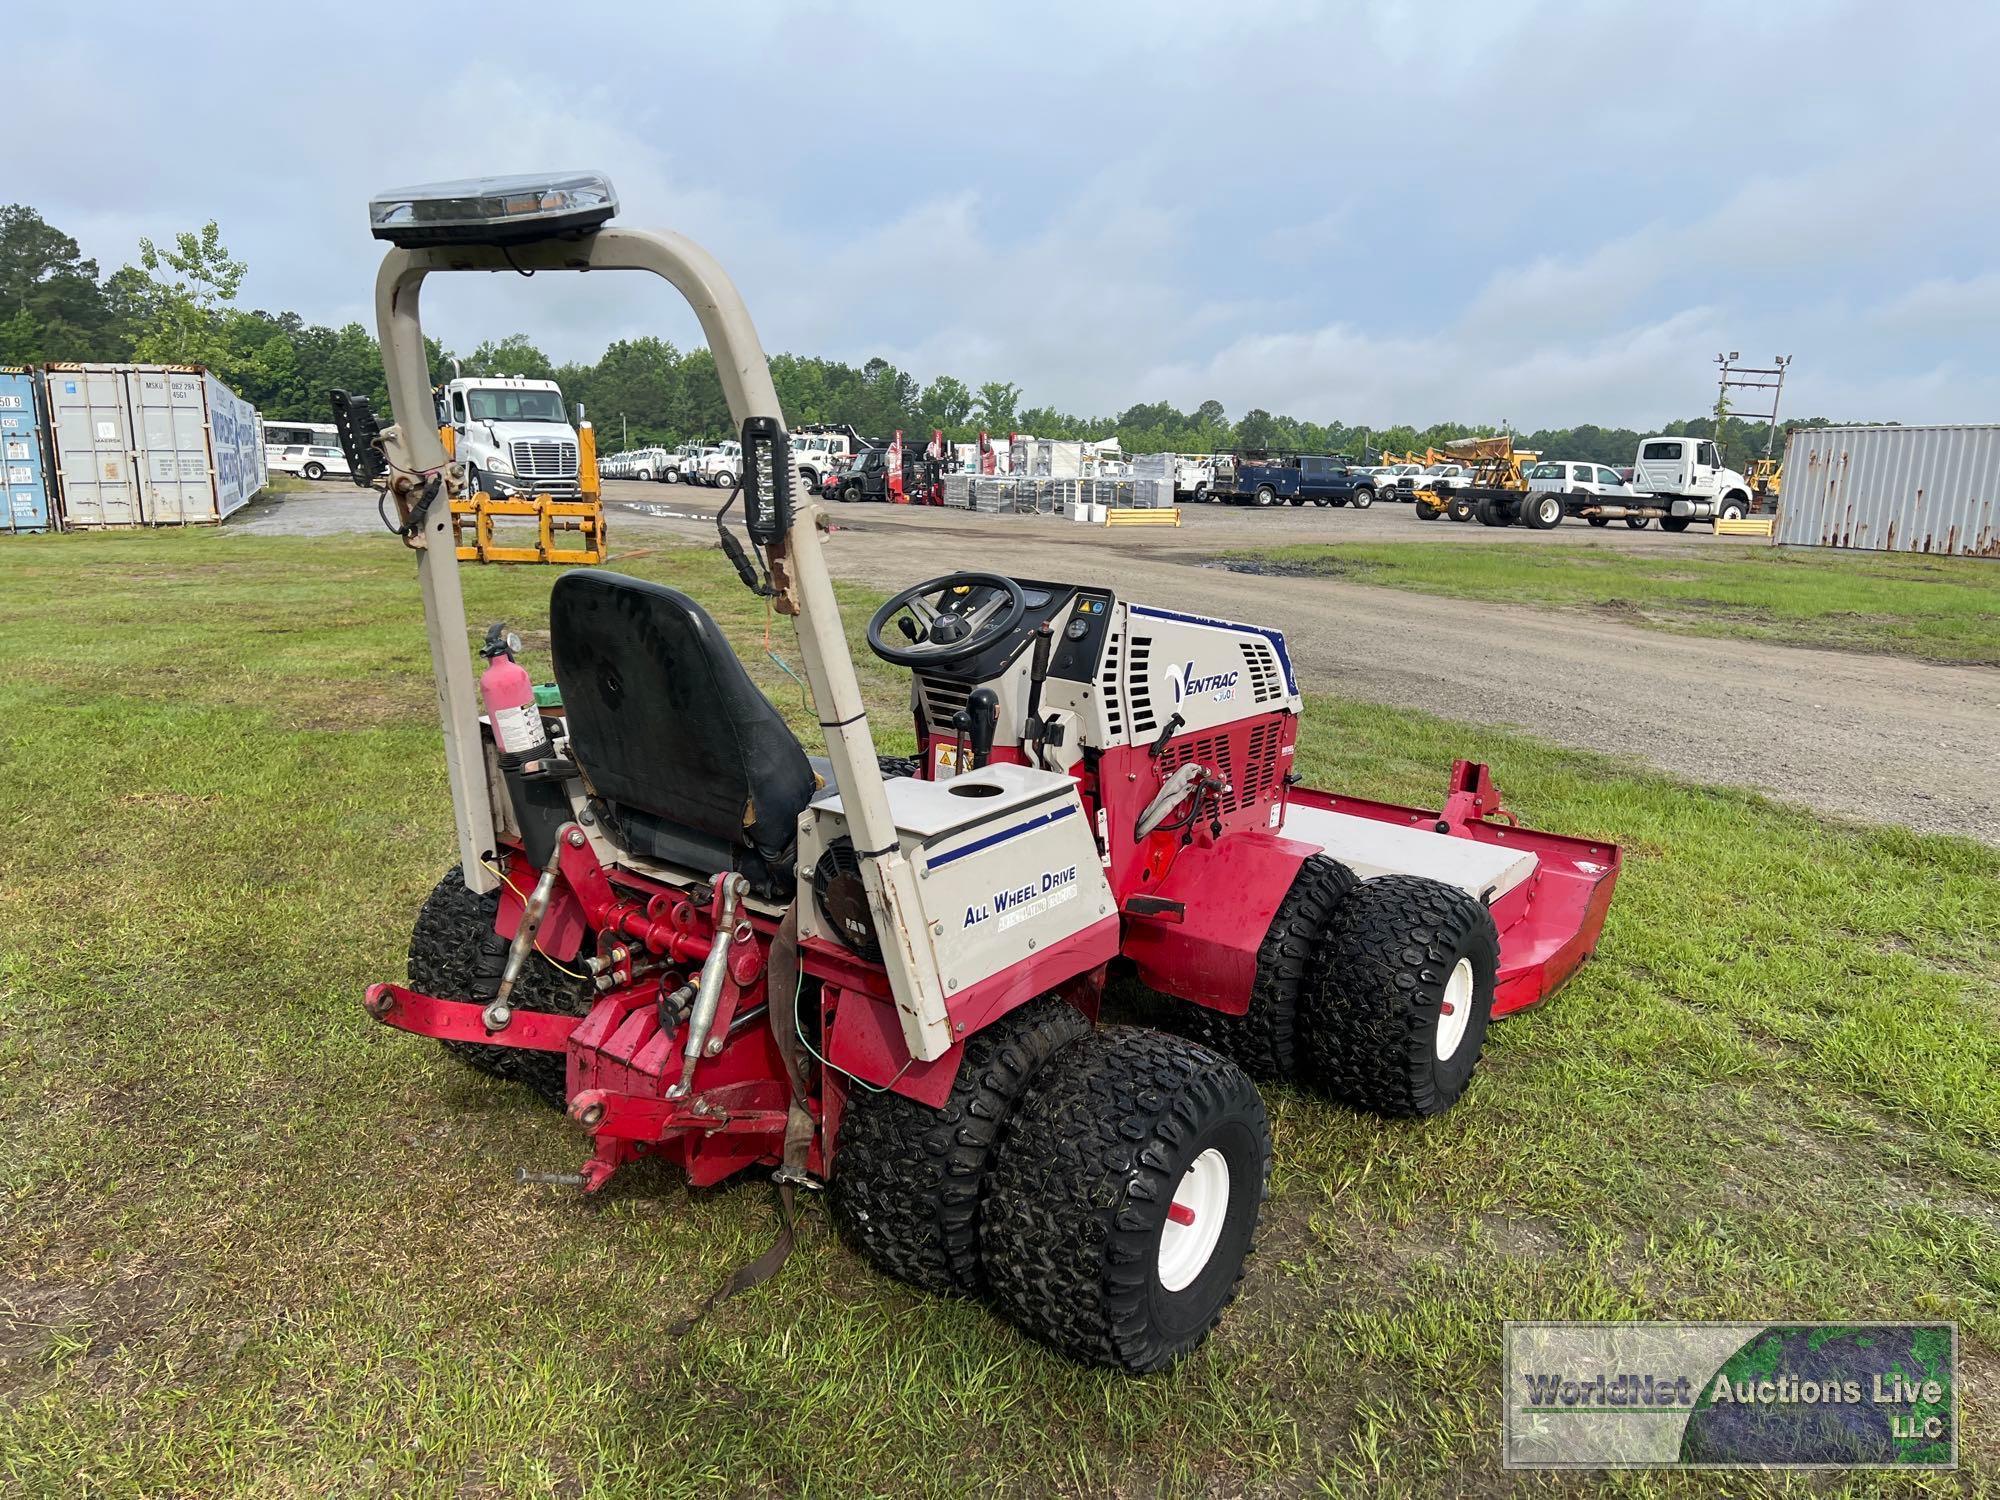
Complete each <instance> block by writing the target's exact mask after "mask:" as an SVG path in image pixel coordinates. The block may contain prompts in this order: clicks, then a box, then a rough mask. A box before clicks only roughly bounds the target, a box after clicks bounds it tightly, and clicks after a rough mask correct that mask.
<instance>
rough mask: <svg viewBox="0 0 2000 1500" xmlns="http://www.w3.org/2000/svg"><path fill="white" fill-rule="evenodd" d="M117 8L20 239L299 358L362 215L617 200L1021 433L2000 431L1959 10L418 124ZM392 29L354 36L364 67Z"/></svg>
mask: <svg viewBox="0 0 2000 1500" xmlns="http://www.w3.org/2000/svg"><path fill="white" fill-rule="evenodd" d="M108 4H109V16H108V20H107V18H106V16H105V14H104V13H103V8H100V10H99V11H93V12H91V13H90V15H89V16H84V15H83V14H81V13H77V12H75V11H74V8H63V7H37V8H32V9H31V10H29V11H27V12H25V13H24V15H23V16H22V17H21V18H19V26H20V32H19V35H18V40H17V44H16V55H32V56H34V57H35V58H36V59H37V66H36V67H34V68H31V69H23V70H19V71H18V72H17V74H16V75H14V78H13V81H12V84H11V86H12V87H13V88H14V89H15V93H14V94H13V95H11V96H10V104H11V105H12V107H13V108H14V110H15V113H16V115H17V117H18V118H22V119H30V120H58V119H60V120H64V121H67V122H69V124H68V125H66V126H65V127H64V128H62V129H39V130H36V131H33V132H30V133H28V134H27V135H25V136H24V137H23V140H24V142H25V146H24V149H22V150H20V151H17V152H16V153H15V155H14V156H13V157H11V158H10V161H9V167H10V181H9V187H8V196H10V197H18V198H19V199H21V200H22V201H26V202H30V203H33V204H35V205H36V206H37V207H39V208H41V209H42V210H43V211H44V212H45V214H46V215H47V216H48V217H49V218H50V219H51V220H52V221H53V222H55V223H57V224H59V225H61V226H63V227H65V228H67V229H68V230H70V232H72V233H74V234H76V235H77V236H78V238H79V239H80V240H82V241H83V242H84V245H85V249H86V251H87V252H88V253H91V254H94V255H96V256H97V257H98V258H99V259H100V261H101V262H102V263H103V265H104V268H105V269H106V270H109V269H112V268H113V267H115V266H116V265H118V264H120V263H122V262H123V261H126V260H129V259H131V258H132V257H133V256H134V254H135V253H136V239H137V237H138V236H139V235H140V234H150V235H153V236H154V237H156V238H157V237H159V236H161V235H165V234H170V233H172V232H173V231H174V230H176V229H180V228H186V227H190V226H192V225H196V224H199V223H200V222H201V221H202V220H204V219H207V218H210V217H214V218H217V219H219V220H220V221H221V223H222V227H223V230H224V234H225V238H226V239H227V241H228V243H229V245H230V247H231V249H232V250H233V251H234V252H235V253H236V254H238V255H239V256H240V257H242V258H244V259H246V260H248V261H249V263H250V266H251V273H250V276H249V278H248V281H247V283H246V287H245V293H244V300H245V301H246V302H247V303H249V304H251V305H256V306H263V307H267V308H274V309H275V308H282V307H290V308H296V309H297V310H298V311H300V312H301V313H303V314H304V315H305V316H307V317H309V318H312V319H315V320H319V321H330V322H340V321H344V320H347V319H350V318H359V319H362V320H363V321H367V320H369V319H370V318H371V317H372V313H371V309H370V305H369V299H370V295H371V287H372V278H373V264H374V261H375V259H376V250H377V249H378V247H377V246H375V245H374V244H373V243H372V242H371V241H370V240H369V239H368V238H367V236H366V233H365V226H364V221H363V218H362V205H363V203H364V202H365V200H366V198H367V196H368V194H369V193H370V192H372V191H374V190H376V189H379V188H381V187H383V186H386V185H389V184H391V183H398V182H409V181H422V180H425V179H428V178H438V177H456V176H463V175H468V174H473V173H478V172H484V171H506V170H516V169H520V168H523V167H532V166H536V165H547V166H570V165H595V166H601V167H602V168H604V169H605V170H607V171H608V172H609V173H610V174H611V176H612V177H613V179H614V180H615V181H616V182H617V184H618V186H619V189H620V192H621V195H622V198H623V201H624V218H625V221H626V222H628V223H633V224H654V225H665V226H669V227H673V228H676V229H680V230H682V231H683V232H686V233H688V234H690V235H692V236H693V237H694V238H696V239H698V240H700V241H702V242H703V243H704V244H706V245H708V246H709V248H711V249H712V250H714V251H715V253H716V254H717V256H718V258H719V259H720V260H721V261H722V263H723V264H724V265H725V266H726V267H727V268H728V269H729V270H730V272H731V274H732V275H733V276H734V277H735V278H736V280H737V281H738V283H739V285H740V286H741V288H742V290H743V292H744V295H745V298H746V300H747V301H748V303H749V305H750V308H751V310H752V313H753V314H754V315H755V317H756V318H757V320H758V324H759V327H760V330H761V332H762V334H763V337H764V340H765V343H766V346H767V347H769V348H771V349H774V350H776V349H791V350H795V351H798V352H807V353H823V354H828V355H831V356H835V357H841V358H847V359H850V360H855V361H859V360H861V359H865V358H867V357H868V356H869V355H872V354H878V353H879V354H882V355H884V356H886V357H888V358H891V359H894V360H896V361H897V362H898V363H900V364H903V365H904V366H905V367H907V368H909V369H910V370H911V371H912V372H913V373H914V374H916V375H918V376H919V377H920V378H923V379H928V378H930V377H932V376H934V375H936V374H938V373H942V372H950V373H954V374H957V375H959V376H961V377H962V378H965V379H968V380H972V381H978V380H983V379H1008V380H1013V381H1016V382H1018V383H1019V384H1021V385H1022V386H1023V387H1024V388H1025V391H1026V397H1025V399H1026V401H1027V402H1028V403H1029V404H1031V405H1032V404H1042V403H1051V404H1055V405H1058V406H1061V407H1064V408H1067V409H1071V410H1079V411H1086V412H1094V413H1112V412H1116V411H1118V410H1121V409H1123V408H1124V407H1125V406H1127V405H1129V404H1131V403H1133V402H1135V401H1142V400H1156V399H1161V398H1163V397H1164V398H1167V399H1172V400H1175V401H1177V402H1179V403H1181V404H1183V405H1192V404H1194V403H1195V402H1198V401H1200V400H1203V399H1207V398H1209V397H1214V398H1216V399H1219V400H1221V401H1223V402H1224V404H1225V405H1226V406H1228V407H1229V408H1230V409H1231V410H1232V411H1239V412H1240V411H1241V410H1243V409H1245V408H1246V407H1248V406H1251V405H1261V406H1265V407H1267V408H1269V409H1273V410H1289V411H1292V412H1294V413H1296V414H1298V415H1301V416H1311V417H1316V418H1319V419H1322V420H1324V419H1326V418H1328V417H1334V416H1338V417H1341V418H1342V419H1344V420H1349V421H1371V422H1377V423H1381V422H1388V421H1414V422H1420V423H1421V422H1427V421H1430V420H1434V419H1440V418H1448V417H1452V418H1459V419H1464V420H1474V419H1480V420H1498V419H1499V418H1501V417H1506V418H1509V419H1511V420H1513V421H1514V422H1515V423H1516V424H1517V425H1522V426H1533V425H1539V424H1541V423H1552V424H1555V423H1564V424H1566V423H1572V422H1579V421H1600V422H1629V423H1632V424H1634V425H1647V424H1649V423H1652V422H1656V421H1662V420H1665V419H1667V418H1668V417H1672V416H1684V415H1688V414H1690V413H1692V412H1695V411H1699V410H1702V409H1705V408H1706V406H1707V405H1708V404H1709V402H1710V401H1711V400H1712V390H1713V388H1712V385H1711V384H1710V357H1711V356H1712V355H1713V353H1714V352H1715V351H1716V349H1718V348H1741V349H1745V350H1746V351H1747V350H1753V349H1754V350H1760V351H1761V350H1765V349H1769V350H1771V351H1774V352H1775V351H1780V350H1782V351H1785V352H1790V353H1794V354H1796V355H1797V357H1798V361H1797V364H1796V365H1795V366H1794V375H1793V379H1792V382H1791V383H1790V384H1788V387H1787V407H1788V409H1789V410H1794V411H1800V412H1806V411H1817V410H1821V409H1822V408H1821V407H1820V406H1819V405H1817V404H1816V403H1821V402H1826V403H1838V406H1837V407H1829V408H1826V409H1827V410H1828V413H1829V414H1832V415H1842V414H1847V415H1853V414H1863V413H1866V414H1874V415H1893V416H1900V417H1902V418H1904V419H1905V420H1913V421H1914V420H1924V419H1965V418H1969V417H1978V416H1991V415H1992V413H1993V409H1994V405H1993V396H1994V391H1993V383H1992V381H1991V379H1990V378H1988V377H1986V376H1985V375H1984V374H1983V373H1982V372H1983V371H1984V370H1986V369H1987V368H1989V367H1990V365H1991V361H1990V358H1989V357H1988V354H1987V346H1988V344H1989V342H1990V337H1991V333H1992V329H1993V326H1994V323H1995V322H1996V320H2000V278H1996V277H1995V275H1994V273H1992V272H1990V271H1989V270H1988V269H1987V268H1986V267H1985V265H1983V264H1982V263H1981V256H1982V253H1983V252H1982V247H1983V246H1984V245H1985V244H1988V243H1991V241H1992V239H1993V238H1994V236H1995V234H1996V232H2000V180H1996V178H1995V176H1994V174H1992V173H1991V171H1990V170H1989V168H1988V167H1987V165H1986V163H1985V161H1984V156H1985V154H1986V152H1987V146H1988V142H1989V140H1990V135H1991V132H1990V130H1989V129H1988V127H1987V122H1986V119H1985V108H1984V103H1983V101H1984V98H1985V94H1986V92H1987V85H1986V80H1985V76H1984V74H1985V71H1986V68H1987V66H1988V65H1987V62H1986V59H1987V58H1989V57H1990V56H1991V55H1992V53H1993V51H1994V49H1995V46H1996V44H2000V12H1997V11H1995V10H1994V8H1993V7H1991V6H1990V5H1981V4H1977V3H1973V0H1945V3H1941V4H1939V5H1937V6H1934V7H1932V8H1930V9H1929V10H1928V11H1927V12H1926V21H1925V25H1924V26H1923V27H1922V28H1915V27H1912V28H1905V29H1904V30H1901V31H1899V30H1897V29H1895V28H1885V27H1884V26H1883V24H1882V21H1881V17H1880V14H1879V13H1878V12H1877V11H1875V10H1873V9H1871V8H1869V7H1867V6H1865V5H1863V4H1861V3H1859V0H1802V3H1798V4H1785V5H1779V6H1771V7H1762V8H1754V9H1751V8H1745V7H1742V6H1740V5H1735V4H1731V3H1726V0H1690V3H1688V4H1687V5H1684V6H1681V7H1676V8H1671V9H1664V10H1654V9H1642V8H1626V7H1604V6H1601V5H1597V4H1593V3H1588V0H1490V3H1475V0H1452V3H1444V0H1440V3H1439V4H1437V5H1427V6H1423V7H1413V6H1408V5H1406V4H1402V3H1397V0H1378V3H1362V4H1358V5H1345V4H1343V5H1339V6H1334V5H1331V4H1325V3H1316V0H1254V3H1245V4H1243V5H1238V6H1229V7H1216V6H1213V5H1212V4H1201V3H1197V0H1172V3H1161V4H1153V5H1145V6H1140V5H1122V4H1106V5H1102V6H1077V5H1075V4H1073V3H1069V4H1064V5H1057V4H1053V3H1049V0H1022V3H1019V4H1016V5H1012V6H1008V7H1005V8H981V7H952V6H935V5H920V4H915V3H894V0H868V3H854V4H842V3H835V0H801V3H799V4H796V5H791V6H787V7H782V8H780V7H755V6H734V5H720V4H717V5H698V4H684V5H678V6H674V7H660V6H657V5H650V4H643V3H639V0H607V3H604V4H601V5H598V6H595V7H581V8H578V11H577V13H576V14H575V15H574V16H570V15H567V14H566V15H564V16H562V17H559V18H557V20H556V22H555V24H553V25H552V24H551V20H550V13H549V12H548V11H547V10H546V8H538V7H529V6H515V5H509V4H505V3H502V4H496V5H494V6H491V7H489V8H488V9H487V10H485V11H482V12H481V13H480V17H479V20H478V23H477V24H476V25H471V26H463V25H457V24H453V25H450V26H449V27H446V26H444V25H442V24H440V26H439V28H438V29H437V31H436V34H435V39H436V41H437V42H438V43H439V44H440V45H442V46H443V51H442V52H441V53H439V54H438V55H437V56H436V57H432V58H431V59H430V61H429V63H428V64H427V66H426V68H425V70H424V71H423V72H422V74H421V76H420V77H418V76H415V75H412V76H409V77H404V76H401V75H398V74H396V73H394V72H393V70H392V68H391V66H390V63H391V59H390V58H389V57H388V56H387V54H386V53H384V54H383V55H381V56H377V57H368V56H366V55H362V54H357V53H356V52H355V51H354V50H353V49H352V48H351V47H349V46H347V45H345V44H343V45H342V46H331V45H328V44H327V41H326V37H325V34H324V27H325V22H324V17H323V16H320V15H319V14H318V13H312V12H304V11H300V12H296V13H294V12H292V11H289V10H287V9H286V8H283V7H277V8H272V7H268V6H263V5H258V4H254V3H253V0H213V3H211V4H209V5H207V6H205V7H203V8H202V10H201V11H200V13H199V19H197V20H194V21H190V20H189V19H188V18H187V16H186V15H185V14H182V13H175V14H172V15H168V14H165V13H162V12H160V11H159V10H157V8H154V7H148V6H144V5H140V4H137V3H128V4H120V3H117V0H108ZM415 9H418V10H420V9H421V8H420V7H419V8H415ZM411 10H412V8H410V7H407V6H402V5H397V6H392V5H388V4H386V3H373V4H371V0H354V4H353V5H352V6H351V7H350V14H348V16H347V21H346V23H344V25H343V28H342V34H343V37H348V38H361V39H365V38H369V37H387V36H389V35H391V34H395V33H396V32H397V29H398V28H399V27H401V26H403V25H405V24H406V23H407V22H408V20H409V18H410V13H411ZM440 14H446V15H450V16H452V17H459V16H461V15H462V12H458V11H452V12H440ZM1938 35H1946V36H1949V37H1951V38H1952V45H1951V46H1950V47H1949V48H1936V47H1933V46H1931V45H1930V44H1929V39H1930V38H1933V37H1935V36H1938ZM1692 38H1699V43H1698V44H1696V43H1695V42H1694V41H1692V40H1691V39H1692ZM359 45H361V46H363V47H364V48H365V45H366V44H365V41H364V42H362V43H359ZM585 55H587V57H588V65H587V66H576V65H574V64H575V63H576V62H577V60H578V59H579V58H581V57H583V56H585ZM163 77H171V78H173V79H174V80H175V86H174V88H173V89H172V90H171V93H170V95H163V94H162V91H161V89H160V87H159V80H160V79H161V78H163ZM857 98H861V99H863V100H864V103H863V104H861V105H858V106H857V105H856V104H855V102H854V101H855V100H856V99H857ZM80 101H81V102H82V103H85V104H87V105H88V107H87V108H79V107H78V106H79V102H80ZM425 311H426V319H427V323H428V325H429V327H430V329H431V331H432V332H433V333H436V334H438V335H440V336H442V337H444V338H445V339H446V341H447V342H449V343H450V344H452V345H453V346H454V347H457V348H460V349H469V348H470V347H472V346H473V345H474V344H476V343H478V342H479V341H480V340H481V339H482V338H487V337H499V336H502V335H505V334H507V333H510V332H515V331H522V332H526V333H528V334H529V335H530V336H531V337H533V338H535V339H536V340H537V341H538V342H540V343H541V344H542V345H543V346H544V347H545V348H547V349H548V350H549V351H550V352H551V353H552V354H554V355H556V356H557V357H558V358H565V357H567V358H588V357H592V356H594V355H595V354H596V353H597V352H598V351H599V350H600V349H602V347H603V346H604V344H605V343H607V342H609V341H610V340H611V339H614V338H619V337H627V336H631V335H634V334H639V333H659V334H662V335H664V336H666V337H669V338H672V339H673V340H674V341H675V342H677V343H680V344H682V345H684V346H685V345H687V344H689V343H691V342H693V341H694V340H695V339H696V338H697V337H698V333H697V330H696V326H695V323H694V320H693V318H692V317H691V316H690V315H689V314H688V313H687V311H686V310H685V308H684V307H682V306H681V305H680V304H679V302H678V299H677V298H676V297H675V296H674V295H673V294H672V293H671V292H670V291H668V290H667V289H666V288H664V287H659V288H655V287H652V286H650V285H648V284H647V283H646V282H645V281H644V280H643V279H641V278H638V277H622V278H610V277H606V278H599V277H553V278H538V279H537V280H536V282H535V283H534V285H533V286H532V287H528V286H527V285H525V284H523V283H521V282H520V281H519V280H518V279H517V278H510V277H487V278H467V277H457V278H442V279H441V280H440V281H439V282H437V283H435V284H434V289H433V290H431V291H429V292H427V295H426V309H425ZM1794 398H1795V400H1796V404H1794Z"/></svg>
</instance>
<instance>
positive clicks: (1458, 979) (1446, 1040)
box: [1435, 958, 1472, 1062]
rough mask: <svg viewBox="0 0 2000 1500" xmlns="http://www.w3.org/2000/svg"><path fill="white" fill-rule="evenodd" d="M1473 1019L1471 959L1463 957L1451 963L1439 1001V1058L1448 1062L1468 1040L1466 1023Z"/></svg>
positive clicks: (1437, 1040) (1436, 1045)
mask: <svg viewBox="0 0 2000 1500" xmlns="http://www.w3.org/2000/svg"><path fill="white" fill-rule="evenodd" d="M1471 1020H1472V960H1471V959H1469V958H1461V959H1460V960H1459V961H1458V962H1457V963H1456V964H1454V965H1453V966H1452V970H1451V978H1449V979H1447V980H1446V981H1445V982H1444V998H1443V999H1442V1000H1441V1001H1439V1002H1438V1024H1437V1039H1436V1042H1435V1047H1436V1050H1437V1060H1438V1061H1439V1062H1449V1061H1450V1060H1451V1057H1452V1054H1454V1053H1455V1052H1457V1051H1458V1044H1459V1043H1460V1042H1462V1041H1464V1040H1465V1028H1466V1025H1467V1024H1468V1023H1469V1022H1470V1021H1471Z"/></svg>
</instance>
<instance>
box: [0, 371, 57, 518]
mask: <svg viewBox="0 0 2000 1500" xmlns="http://www.w3.org/2000/svg"><path fill="white" fill-rule="evenodd" d="M0 465H4V477H5V480H6V484H5V486H4V487H0V495H4V496H5V497H6V505H5V514H0V531H47V530H49V529H50V528H49V486H48V480H47V476H46V475H45V474H44V473H43V469H42V423H41V412H40V409H39V393H38V392H37V391H36V389H35V376H34V372H33V371H31V370H21V369H15V368H13V367H11V366H7V367H0Z"/></svg>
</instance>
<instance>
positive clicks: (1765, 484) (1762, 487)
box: [1743, 458, 1785, 500]
mask: <svg viewBox="0 0 2000 1500" xmlns="http://www.w3.org/2000/svg"><path fill="white" fill-rule="evenodd" d="M1743 477H1744V478H1745V479H1748V480H1749V481H1750V495H1751V498H1752V499H1753V500H1776V499H1777V498H1778V497H1779V495H1780V494H1782V493H1783V489H1784V480H1785V461H1784V460H1783V459H1782V458H1760V459H1758V460H1757V462H1755V463H1754V464H1752V465H1751V466H1750V472H1749V473H1748V474H1746V475H1744V476H1743Z"/></svg>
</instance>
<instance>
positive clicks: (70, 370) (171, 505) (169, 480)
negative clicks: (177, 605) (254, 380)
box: [45, 365, 266, 527]
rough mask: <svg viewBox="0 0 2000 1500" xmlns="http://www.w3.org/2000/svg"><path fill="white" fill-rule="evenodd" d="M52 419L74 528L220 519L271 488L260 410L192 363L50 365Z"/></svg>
mask: <svg viewBox="0 0 2000 1500" xmlns="http://www.w3.org/2000/svg"><path fill="white" fill-rule="evenodd" d="M45 387H46V390H47V392H48V403H49V412H48V425H49V431H50V434H51V446H52V447H53V449H54V451H55V461H56V477H57V481H58V486H59V488H60V492H61V496H62V507H63V514H64V517H65V519H66V521H67V523H68V524H69V525H70V526H73V527H102V526H183V525H189V524H196V523H213V522H216V521H220V520H221V519H223V517H225V516H227V515H229V514H230V513H232V512H233V511H236V510H238V509H240V508H241V507H242V506H244V505H245V504H247V503H248V502H249V501H250V499H251V497H252V496H254V495H255V494H256V493H257V492H258V491H259V490H261V489H262V488H263V487H264V484H265V481H266V471H265V466H264V438H263V429H262V424H261V423H260V422H259V420H258V417H257V413H256V411H255V410H254V409H253V408H252V407H251V406H250V404H249V403H248V402H246V401H244V400H243V399H242V398H241V397H239V396H238V395H237V394H236V393H235V392H234V391H232V390H230V389H229V387H228V386H226V385H224V384H223V383H222V382H221V381H220V380H217V379H216V378H215V377H214V376H213V375H211V374H209V373H208V372H207V371H206V370H203V369H201V368H199V367H198V366H193V365H50V366H49V367H48V369H47V375H46V381H45Z"/></svg>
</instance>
